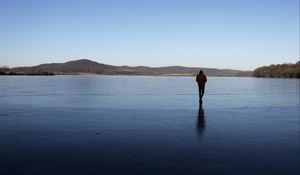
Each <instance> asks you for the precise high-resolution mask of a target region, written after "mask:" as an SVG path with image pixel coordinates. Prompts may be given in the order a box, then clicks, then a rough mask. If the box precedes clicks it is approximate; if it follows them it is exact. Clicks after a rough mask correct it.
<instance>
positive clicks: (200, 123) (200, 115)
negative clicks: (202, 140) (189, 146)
mask: <svg viewBox="0 0 300 175" xmlns="http://www.w3.org/2000/svg"><path fill="white" fill-rule="evenodd" d="M204 129H205V116H204V109H203V107H202V103H200V104H199V109H198V120H197V132H198V134H199V136H202V135H203V132H204Z"/></svg>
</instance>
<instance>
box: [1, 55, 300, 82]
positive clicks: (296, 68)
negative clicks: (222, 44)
mask: <svg viewBox="0 0 300 175" xmlns="http://www.w3.org/2000/svg"><path fill="white" fill-rule="evenodd" d="M200 69H202V70H203V71H204V72H205V74H206V75H207V76H213V77H214V76H215V77H266V78H300V61H298V62H297V63H295V64H276V65H274V64H272V65H270V66H263V67H259V68H257V69H255V70H254V71H239V70H230V69H214V68H196V67H182V66H169V67H158V68H151V67H146V66H137V67H129V66H112V65H106V64H102V63H97V62H94V61H91V60H87V59H83V60H75V61H70V62H66V63H51V64H42V65H38V66H33V67H16V68H9V67H8V66H2V67H0V75H30V76H31V75H39V76H49V75H87V74H98V75H146V76H195V75H196V74H197V73H198V71H199V70H200Z"/></svg>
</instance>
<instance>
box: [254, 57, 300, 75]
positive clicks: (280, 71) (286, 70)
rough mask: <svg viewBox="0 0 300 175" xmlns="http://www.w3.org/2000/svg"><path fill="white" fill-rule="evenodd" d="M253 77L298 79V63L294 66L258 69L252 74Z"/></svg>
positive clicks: (281, 65) (284, 65)
mask: <svg viewBox="0 0 300 175" xmlns="http://www.w3.org/2000/svg"><path fill="white" fill-rule="evenodd" d="M253 76H254V77H268V78H300V61H298V62H297V63H295V64H277V65H274V64H272V65H270V66H263V67H259V68H257V69H255V70H254V72H253Z"/></svg>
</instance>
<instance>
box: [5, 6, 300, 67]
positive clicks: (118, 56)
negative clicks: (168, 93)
mask: <svg viewBox="0 0 300 175" xmlns="http://www.w3.org/2000/svg"><path fill="white" fill-rule="evenodd" d="M83 58H86V59H91V60H94V61H98V62H101V63H106V64H112V65H130V66H136V65H146V66H154V67H157V66H167V65H183V66H194V67H214V68H230V69H240V70H253V69H255V68H256V67H259V66H263V65H269V64H273V63H274V64H279V63H290V62H292V63H293V62H296V61H298V60H299V1H298V0H194V1H193V0H180V1H179V0H118V1H117V0H107V1H101V0H97V1H96V0H95V1H93V0H81V1H79V0H70V1H64V0H58V1H56V0H48V1H45V0H39V1H33V0H26V1H25V0H20V1H15V0H0V66H2V65H8V66H10V67H15V66H22V65H26V66H31V65H37V64H41V63H50V62H65V61H69V60H75V59H83Z"/></svg>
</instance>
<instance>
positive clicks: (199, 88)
mask: <svg viewBox="0 0 300 175" xmlns="http://www.w3.org/2000/svg"><path fill="white" fill-rule="evenodd" d="M198 90H199V102H200V100H201V87H200V86H198Z"/></svg>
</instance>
